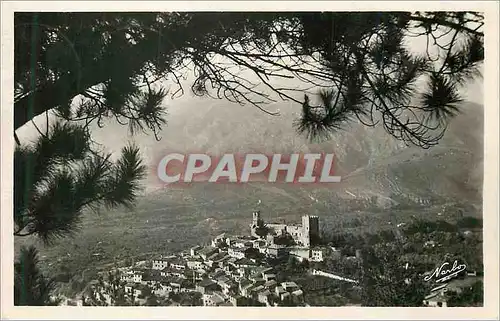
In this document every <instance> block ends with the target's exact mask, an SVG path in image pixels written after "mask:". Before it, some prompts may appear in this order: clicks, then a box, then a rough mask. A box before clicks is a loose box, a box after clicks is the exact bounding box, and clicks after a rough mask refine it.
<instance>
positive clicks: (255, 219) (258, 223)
mask: <svg viewBox="0 0 500 321" xmlns="http://www.w3.org/2000/svg"><path fill="white" fill-rule="evenodd" d="M262 226H264V220H263V219H262V218H261V217H260V211H255V212H253V213H252V224H250V235H252V236H255V237H258V235H257V233H256V230H257V228H259V227H262Z"/></svg>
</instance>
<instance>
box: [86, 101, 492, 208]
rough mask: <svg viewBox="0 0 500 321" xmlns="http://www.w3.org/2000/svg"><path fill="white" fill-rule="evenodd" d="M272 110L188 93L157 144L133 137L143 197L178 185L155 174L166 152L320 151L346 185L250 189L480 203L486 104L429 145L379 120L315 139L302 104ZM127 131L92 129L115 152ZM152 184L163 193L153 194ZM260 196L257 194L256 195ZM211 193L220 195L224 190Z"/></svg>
mask: <svg viewBox="0 0 500 321" xmlns="http://www.w3.org/2000/svg"><path fill="white" fill-rule="evenodd" d="M173 104H175V101H174V102H173ZM268 109H269V110H271V111H279V116H271V115H268V114H266V113H264V112H262V111H260V110H258V109H257V108H255V107H252V106H240V105H236V104H231V103H228V102H226V101H222V100H221V101H218V100H206V99H205V100H202V99H193V98H191V99H189V100H185V101H181V102H180V103H179V104H178V105H175V106H174V108H172V109H171V111H170V114H169V116H168V120H169V124H168V126H167V127H165V128H164V130H163V131H162V132H161V133H160V136H161V137H162V140H161V141H160V142H157V141H155V140H154V138H153V137H152V136H146V135H139V136H137V137H133V138H132V137H131V139H132V140H134V141H136V142H137V143H138V144H139V146H141V149H142V152H143V155H144V158H145V160H146V162H147V164H148V166H149V167H150V168H151V172H150V173H149V176H148V178H147V180H146V181H145V184H146V187H147V188H146V190H147V196H146V197H147V198H165V197H166V196H165V195H166V194H169V193H171V194H172V195H177V194H176V193H177V192H175V191H176V189H177V187H169V188H167V189H166V190H165V189H164V188H162V186H161V185H160V184H159V180H158V179H157V178H156V176H155V175H156V169H155V166H156V164H157V162H158V161H159V159H160V158H161V157H162V156H164V155H166V154H167V153H169V152H173V151H175V152H183V153H189V152H201V153H211V154H222V153H230V152H233V153H245V152H262V153H278V152H282V153H293V152H319V151H322V152H329V153H334V154H335V157H336V162H335V170H336V172H337V173H338V175H341V176H342V182H341V183H339V184H331V185H329V186H328V188H325V187H324V186H323V187H321V188H308V191H307V192H304V189H301V188H298V187H296V186H293V185H290V184H285V185H279V184H274V185H273V186H271V185H270V184H266V186H259V187H255V186H254V185H255V184H250V185H249V186H248V188H253V189H256V190H257V191H259V190H260V191H265V192H263V193H264V194H267V193H271V194H272V195H274V196H275V197H277V198H280V199H282V200H283V201H286V200H287V199H290V197H293V198H297V197H298V198H299V199H301V198H304V196H305V198H306V199H309V200H310V197H309V194H311V193H312V194H314V195H316V196H314V198H317V199H320V200H328V199H329V198H331V197H334V198H340V199H371V200H373V199H375V200H376V201H377V202H378V203H379V204H380V205H384V206H387V205H394V204H398V203H400V202H402V201H405V202H414V203H415V204H420V205H422V204H428V203H430V202H435V201H442V202H445V201H453V200H467V201H470V202H471V203H477V204H479V203H480V202H481V199H482V196H481V193H482V192H481V190H482V157H483V155H482V154H483V150H482V149H483V147H482V145H483V119H482V118H483V107H482V106H480V105H477V104H474V103H464V104H463V106H462V109H461V110H462V113H461V114H459V115H458V116H457V117H455V118H454V119H453V120H452V121H451V122H450V124H449V128H448V129H447V132H446V135H445V136H444V137H443V139H442V141H441V142H440V143H439V145H437V146H435V147H433V148H431V149H429V150H423V149H421V148H418V147H415V146H409V147H408V146H405V145H404V144H402V142H400V141H397V140H396V139H394V138H392V137H391V136H390V135H389V134H388V133H386V132H385V130H384V129H383V128H382V126H377V127H375V128H370V127H367V126H363V125H362V124H360V123H355V122H353V123H350V124H346V126H345V128H344V130H341V131H339V132H337V133H335V134H334V135H333V136H332V138H331V139H330V140H328V141H324V142H319V143H311V142H309V141H307V140H306V139H305V138H304V137H301V136H300V135H299V134H297V132H296V131H295V129H294V126H293V122H294V120H295V119H297V118H298V117H299V115H300V106H298V105H296V104H289V103H282V104H274V105H270V106H268ZM110 131H113V132H114V133H115V134H114V135H113V137H110V135H109V134H108V133H110ZM118 133H120V134H118ZM122 135H126V129H125V128H123V127H119V125H117V124H110V125H109V126H108V125H107V126H106V127H105V128H104V129H100V130H96V131H95V137H96V140H97V141H102V142H103V143H105V145H107V146H113V149H114V150H118V147H119V146H121V145H123V143H124V142H123V140H122V139H120V137H123V136H122ZM110 140H112V141H111V142H110ZM261 185H262V184H261ZM205 188H206V187H205V186H203V187H202V185H196V184H194V185H191V186H190V187H189V188H185V187H184V188H181V194H182V195H184V196H182V197H181V198H183V197H187V196H186V195H188V196H189V195H198V194H199V192H198V191H197V189H202V190H205ZM155 190H159V192H157V193H154V191H155ZM224 190H225V192H224V193H225V194H227V193H229V194H233V193H232V192H231V191H232V189H231V188H226V189H224ZM256 194H257V195H256V196H258V194H259V193H258V192H256ZM304 194H306V195H304ZM291 195H292V196H291ZM237 196H240V197H247V196H246V195H245V196H242V195H237ZM263 196H265V195H263ZM212 197H213V200H214V201H217V199H218V198H219V197H220V198H223V197H224V194H222V195H213V196H212ZM231 197H235V196H234V195H231ZM255 201H257V200H255Z"/></svg>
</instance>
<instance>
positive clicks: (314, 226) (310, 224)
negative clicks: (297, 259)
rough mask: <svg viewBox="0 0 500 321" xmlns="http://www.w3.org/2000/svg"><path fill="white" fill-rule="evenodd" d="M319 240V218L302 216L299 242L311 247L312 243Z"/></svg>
mask: <svg viewBox="0 0 500 321" xmlns="http://www.w3.org/2000/svg"><path fill="white" fill-rule="evenodd" d="M318 238H319V217H318V216H310V215H304V216H302V235H301V239H302V240H301V242H302V244H303V245H304V246H307V247H309V246H311V243H312V241H314V240H317V239H318Z"/></svg>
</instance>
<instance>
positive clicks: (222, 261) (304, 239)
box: [119, 212, 335, 306]
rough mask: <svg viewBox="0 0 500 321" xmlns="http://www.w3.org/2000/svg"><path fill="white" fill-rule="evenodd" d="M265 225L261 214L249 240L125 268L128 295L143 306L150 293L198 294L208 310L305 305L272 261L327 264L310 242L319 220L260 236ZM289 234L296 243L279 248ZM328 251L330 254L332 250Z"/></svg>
mask: <svg viewBox="0 0 500 321" xmlns="http://www.w3.org/2000/svg"><path fill="white" fill-rule="evenodd" d="M275 225H276V226H275ZM262 226H263V220H261V218H260V213H259V212H256V213H253V220H252V224H251V226H250V227H251V233H250V236H228V235H226V234H225V233H223V234H221V235H218V236H216V237H215V238H213V239H212V241H211V244H209V245H206V246H194V247H192V248H191V249H189V251H184V252H181V253H178V254H176V255H171V256H167V257H159V258H157V259H155V260H152V262H151V264H150V265H149V266H146V267H142V268H133V267H130V268H120V269H119V270H120V271H119V277H120V281H121V282H122V284H125V293H126V295H127V296H128V297H131V298H133V299H134V301H135V302H139V303H141V300H142V301H144V300H145V298H144V293H145V292H150V293H154V294H155V295H156V296H159V297H168V296H170V294H172V293H183V292H198V293H200V294H201V296H202V302H203V305H204V306H225V305H227V306H252V305H263V306H279V305H285V304H289V303H293V304H294V305H301V304H303V291H302V289H301V288H300V287H299V286H298V285H297V284H296V283H295V282H279V281H278V280H277V278H276V274H275V271H274V267H273V266H271V265H270V264H269V263H268V262H269V261H270V260H272V259H278V260H279V259H287V258H288V257H294V258H295V259H297V260H298V261H304V260H308V261H312V262H321V261H323V260H324V259H325V256H326V255H327V254H326V251H327V249H325V248H316V247H313V246H312V241H311V239H312V238H313V237H314V235H315V234H317V233H318V228H319V223H318V218H317V217H315V216H314V217H309V216H304V217H303V218H302V225H300V226H297V227H294V226H292V225H283V226H281V225H280V226H278V225H277V224H271V225H270V226H271V228H267V232H266V233H265V234H260V235H257V234H259V233H256V228H259V227H262ZM285 235H288V236H290V238H291V239H292V240H294V241H292V243H291V244H290V243H287V244H283V243H280V242H279V239H280V238H282V237H284V236H285ZM328 251H329V253H328V255H331V254H332V253H330V252H332V250H331V249H328ZM334 254H335V253H333V255H334Z"/></svg>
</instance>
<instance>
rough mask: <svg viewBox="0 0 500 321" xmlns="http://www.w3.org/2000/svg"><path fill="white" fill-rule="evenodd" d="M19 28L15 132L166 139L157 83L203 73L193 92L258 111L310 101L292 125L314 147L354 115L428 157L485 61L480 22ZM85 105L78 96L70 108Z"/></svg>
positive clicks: (217, 19)
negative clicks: (114, 123) (105, 126)
mask: <svg viewBox="0 0 500 321" xmlns="http://www.w3.org/2000/svg"><path fill="white" fill-rule="evenodd" d="M15 20H16V30H15V50H16V55H15V84H16V87H15V112H14V113H15V117H14V118H15V120H14V123H15V128H16V129H17V128H19V127H20V126H22V125H23V124H25V123H26V122H27V121H29V120H30V119H31V118H32V117H33V116H35V115H40V114H43V113H44V112H46V111H47V110H55V109H57V111H58V112H59V114H60V115H61V116H63V117H64V118H66V119H71V120H77V119H80V120H83V121H85V122H90V121H97V122H100V121H102V119H103V118H106V117H115V118H116V119H117V120H118V121H120V122H122V123H128V126H129V127H130V129H131V130H145V129H150V130H152V131H153V132H154V133H157V131H158V130H159V129H161V126H162V125H164V124H165V117H164V116H165V115H164V111H163V109H162V108H161V107H160V104H158V102H159V100H161V99H162V98H163V97H164V96H165V95H166V91H165V90H162V89H161V88H160V87H159V85H158V81H159V80H167V81H168V82H170V83H172V82H173V83H174V84H177V90H175V91H174V92H173V93H172V94H173V95H174V96H175V95H177V94H182V93H183V92H184V88H183V86H182V84H181V80H182V78H183V77H184V76H186V74H187V72H188V70H191V69H194V74H195V78H194V80H193V81H192V86H191V89H192V91H193V92H194V93H195V94H198V95H208V96H211V97H217V98H225V99H228V100H230V101H234V102H238V103H242V104H243V103H248V104H251V105H254V106H257V107H259V108H261V109H262V108H263V106H264V104H265V103H268V102H272V101H276V99H288V100H292V101H294V102H296V103H300V104H302V105H303V106H304V108H303V117H302V118H301V119H300V120H298V122H297V128H298V130H299V131H300V132H304V133H305V134H307V135H308V136H310V137H311V138H316V137H329V136H330V135H331V133H332V132H333V131H335V130H337V129H339V128H340V127H341V125H342V124H343V123H344V122H345V121H347V120H349V119H358V120H359V121H361V122H363V123H364V124H366V125H369V126H375V125H377V124H379V123H380V124H381V125H382V126H384V128H385V129H386V130H387V131H388V132H389V133H390V134H391V135H393V136H394V137H396V138H398V139H401V140H403V141H405V142H407V143H411V144H416V145H419V146H422V147H424V148H428V147H430V146H432V145H435V144H437V142H438V141H439V139H440V138H441V137H442V135H443V134H444V130H445V128H446V121H447V119H448V118H449V117H451V116H452V115H454V114H456V113H457V112H458V111H459V103H460V101H461V99H462V97H461V96H460V94H459V88H460V86H461V85H463V84H464V83H465V82H466V81H467V80H469V79H471V78H474V77H476V76H479V67H480V65H481V62H482V61H483V58H484V46H483V31H482V30H483V29H482V26H483V15H482V14H481V13H476V12H349V13H347V12H307V13H301V12H286V13H280V12H269V13H259V12H239V13H238V12H235V13H216V12H213V13H207V12H204V13H188V12H186V13H43V14H42V13H38V14H37V13H18V14H16V19H15ZM415 37H424V38H426V39H427V45H426V48H424V50H423V51H424V53H419V52H417V51H415V50H414V49H411V48H410V47H409V46H407V44H406V42H407V40H411V38H415ZM241 70H248V71H251V72H253V74H254V76H255V77H254V78H255V79H257V81H252V80H251V77H247V76H242V74H241V73H240V71H241ZM289 79H296V80H299V81H300V82H302V83H303V84H304V85H307V86H308V87H310V88H311V89H313V90H316V89H319V99H318V101H317V102H313V100H311V98H310V95H306V96H305V97H304V96H303V94H302V95H300V96H297V95H294V91H299V92H303V89H300V90H297V89H294V88H295V87H296V86H287V85H281V84H279V85H277V84H276V82H277V81H278V82H279V81H280V80H283V81H285V82H286V81H287V80H289ZM421 82H424V83H427V85H426V86H424V89H422V88H421V87H422V86H419V85H417V83H421ZM264 88H265V89H267V90H266V91H264V90H263V89H264ZM270 93H273V94H274V95H272V94H270ZM77 95H79V96H80V97H81V98H83V99H82V100H81V101H80V102H79V103H78V104H77V106H76V107H75V108H70V107H69V102H70V101H72V100H73V99H74V98H75V97H76V96H77ZM302 97H304V99H303V100H302V99H301V98H302ZM313 98H314V97H313Z"/></svg>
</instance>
